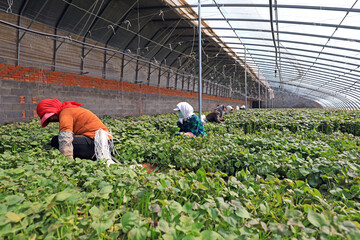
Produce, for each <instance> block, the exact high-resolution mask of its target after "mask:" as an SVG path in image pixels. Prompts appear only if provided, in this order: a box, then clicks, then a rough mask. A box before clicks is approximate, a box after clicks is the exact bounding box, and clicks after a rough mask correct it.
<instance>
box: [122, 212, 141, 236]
mask: <svg viewBox="0 0 360 240" xmlns="http://www.w3.org/2000/svg"><path fill="white" fill-rule="evenodd" d="M120 221H121V224H122V226H123V231H124V233H127V232H128V231H130V230H131V229H132V228H133V227H134V226H135V224H136V223H137V222H138V221H140V218H139V216H138V215H137V214H135V213H132V212H127V213H125V214H124V215H123V216H122V218H121V220H120Z"/></svg>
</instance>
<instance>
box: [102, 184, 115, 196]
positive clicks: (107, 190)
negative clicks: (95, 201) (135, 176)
mask: <svg viewBox="0 0 360 240" xmlns="http://www.w3.org/2000/svg"><path fill="white" fill-rule="evenodd" d="M112 191H113V186H112V185H107V186H105V187H103V188H101V190H100V194H101V195H106V194H107V195H108V194H109V193H111V192H112Z"/></svg>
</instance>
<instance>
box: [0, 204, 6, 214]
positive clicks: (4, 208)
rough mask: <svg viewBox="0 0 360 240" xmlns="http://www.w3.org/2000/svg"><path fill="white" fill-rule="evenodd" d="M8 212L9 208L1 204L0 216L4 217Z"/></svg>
mask: <svg viewBox="0 0 360 240" xmlns="http://www.w3.org/2000/svg"><path fill="white" fill-rule="evenodd" d="M6 212H7V207H6V205H5V204H0V215H3V214H5V213H6Z"/></svg>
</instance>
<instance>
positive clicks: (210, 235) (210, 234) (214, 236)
mask: <svg viewBox="0 0 360 240" xmlns="http://www.w3.org/2000/svg"><path fill="white" fill-rule="evenodd" d="M200 236H201V240H210V239H211V240H225V239H224V238H223V237H222V236H221V235H220V234H218V233H217V232H214V231H211V230H205V231H202V232H201V233H200Z"/></svg>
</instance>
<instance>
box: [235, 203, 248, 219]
mask: <svg viewBox="0 0 360 240" xmlns="http://www.w3.org/2000/svg"><path fill="white" fill-rule="evenodd" d="M235 214H236V216H239V217H241V218H250V213H249V212H248V211H247V210H246V209H245V208H244V207H242V206H241V207H238V208H237V209H236V210H235Z"/></svg>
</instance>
